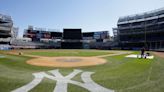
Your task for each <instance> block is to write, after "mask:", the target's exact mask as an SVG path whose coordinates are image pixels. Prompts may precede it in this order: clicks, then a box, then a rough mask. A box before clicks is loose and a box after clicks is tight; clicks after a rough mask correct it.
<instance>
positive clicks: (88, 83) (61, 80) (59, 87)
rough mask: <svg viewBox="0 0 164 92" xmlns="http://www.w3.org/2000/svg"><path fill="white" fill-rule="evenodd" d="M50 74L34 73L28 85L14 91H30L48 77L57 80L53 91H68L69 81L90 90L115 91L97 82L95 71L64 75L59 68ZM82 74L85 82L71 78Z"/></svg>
mask: <svg viewBox="0 0 164 92" xmlns="http://www.w3.org/2000/svg"><path fill="white" fill-rule="evenodd" d="M48 72H49V73H51V74H52V75H50V74H47V73H45V72H38V73H33V76H34V77H35V78H34V79H33V80H32V81H31V82H30V83H28V84H27V85H24V86H22V87H20V88H18V89H15V90H13V91H12V92H28V91H30V90H31V89H33V88H34V87H36V86H37V85H38V84H39V83H40V82H41V81H42V80H43V79H44V78H48V79H51V80H54V81H56V86H55V88H54V90H53V92H67V86H68V83H71V84H74V85H77V86H79V87H82V88H85V89H87V90H88V91H90V92H114V91H113V90H110V89H107V88H104V87H102V86H100V85H98V84H97V83H95V82H94V81H93V80H92V79H91V75H92V74H93V73H94V72H83V71H82V70H76V69H75V70H74V71H73V72H72V73H70V74H69V75H67V76H63V75H62V74H61V73H60V72H59V70H52V71H48ZM79 73H82V74H81V79H82V80H83V83H81V82H78V81H75V80H71V79H72V78H74V77H75V76H76V75H77V74H79Z"/></svg>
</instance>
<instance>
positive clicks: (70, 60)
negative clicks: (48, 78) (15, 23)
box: [9, 51, 131, 67]
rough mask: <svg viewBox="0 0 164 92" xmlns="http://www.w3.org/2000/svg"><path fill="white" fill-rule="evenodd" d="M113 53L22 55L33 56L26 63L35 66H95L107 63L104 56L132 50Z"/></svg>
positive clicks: (17, 53) (15, 53)
mask: <svg viewBox="0 0 164 92" xmlns="http://www.w3.org/2000/svg"><path fill="white" fill-rule="evenodd" d="M111 52H112V54H106V55H99V56H91V57H81V56H60V57H47V56H37V55H29V54H24V53H23V54H21V55H22V56H28V57H32V59H30V60H27V61H26V63H27V64H30V65H35V66H46V67H83V66H95V65H101V64H105V63H106V62H107V60H106V59H104V57H108V56H116V55H122V54H130V53H131V52H121V51H111ZM9 54H14V55H19V52H17V51H11V52H9Z"/></svg>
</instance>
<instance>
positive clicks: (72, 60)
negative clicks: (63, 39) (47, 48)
mask: <svg viewBox="0 0 164 92" xmlns="http://www.w3.org/2000/svg"><path fill="white" fill-rule="evenodd" d="M27 63H28V64H30V65H35V66H47V67H81V66H94V65H100V64H104V63H106V60H105V59H103V58H99V57H38V58H33V59H30V60H28V61H27Z"/></svg>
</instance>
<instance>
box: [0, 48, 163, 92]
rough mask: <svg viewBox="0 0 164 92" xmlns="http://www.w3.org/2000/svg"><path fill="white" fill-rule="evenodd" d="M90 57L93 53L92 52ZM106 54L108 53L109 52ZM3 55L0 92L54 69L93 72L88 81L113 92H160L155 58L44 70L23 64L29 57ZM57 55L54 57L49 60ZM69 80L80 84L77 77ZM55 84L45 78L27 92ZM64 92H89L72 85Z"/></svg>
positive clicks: (45, 91) (48, 91) (46, 91)
mask: <svg viewBox="0 0 164 92" xmlns="http://www.w3.org/2000/svg"><path fill="white" fill-rule="evenodd" d="M66 51H67V50H66ZM66 51H64V50H61V51H60V53H65V52H66ZM79 51H80V50H77V52H79ZM36 52H37V51H36ZM70 52H71V51H70ZM75 52H76V50H75ZM81 52H83V51H81ZM84 52H86V51H84ZM99 52H101V51H98V53H99ZM34 53H35V52H32V54H34ZM50 53H51V52H50ZM53 53H55V52H53ZM88 53H91V54H89V56H92V55H93V54H92V53H93V52H92V51H91V52H90V51H88ZM94 53H97V52H96V51H94ZM105 53H106V52H105ZM107 53H110V51H109V52H107ZM133 53H138V52H133ZM44 54H45V53H44ZM103 54H104V53H103ZM0 55H2V53H0ZM3 55H4V56H5V58H0V92H10V91H11V90H14V89H16V88H19V87H21V86H23V85H25V84H27V83H29V82H30V81H32V79H33V76H32V73H35V72H42V71H45V72H47V71H49V70H54V69H60V72H61V73H62V74H63V75H67V74H69V73H71V72H72V71H73V69H81V70H83V71H90V72H95V73H94V74H93V75H92V79H93V80H94V81H95V82H96V83H98V84H100V85H102V86H104V87H106V88H109V89H113V90H115V92H164V78H163V76H164V60H163V58H160V57H158V56H155V59H153V60H146V59H133V58H125V55H119V56H112V57H105V59H107V61H108V62H107V63H106V64H104V65H99V66H92V67H79V68H48V67H39V66H32V65H28V64H26V62H25V61H26V60H28V59H30V58H29V57H25V56H15V55H7V54H3ZM37 55H38V53H37ZM58 55H59V54H58ZM58 55H56V54H54V55H53V56H58ZM62 55H63V54H62ZM65 55H70V53H65ZM80 55H82V54H80ZM94 55H95V54H94ZM96 55H98V54H96ZM99 55H102V53H99ZM59 56H60V55H59ZM77 56H78V55H77ZM86 56H87V55H86ZM72 80H76V81H80V82H82V80H81V78H80V74H78V75H77V76H76V77H74V78H73V79H72ZM55 84H56V82H55V81H52V80H49V79H46V78H45V79H44V80H43V81H42V83H41V84H39V85H38V86H37V87H35V88H34V89H32V90H31V91H30V92H53V89H54V87H55ZM68 92H89V91H88V90H86V89H84V88H81V87H78V86H76V85H72V84H69V85H68Z"/></svg>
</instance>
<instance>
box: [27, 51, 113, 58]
mask: <svg viewBox="0 0 164 92" xmlns="http://www.w3.org/2000/svg"><path fill="white" fill-rule="evenodd" d="M24 53H25V54H30V55H38V56H49V57H56V56H84V57H89V56H98V55H106V54H112V53H111V52H107V51H96V50H72V51H71V50H51V51H49V50H48V51H46V50H44V51H31V52H30V51H24Z"/></svg>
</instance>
